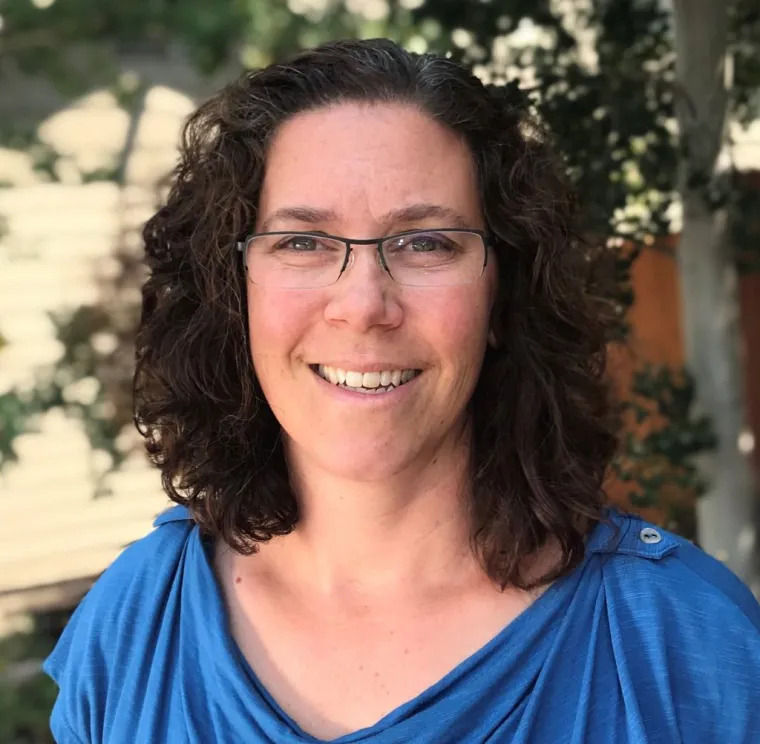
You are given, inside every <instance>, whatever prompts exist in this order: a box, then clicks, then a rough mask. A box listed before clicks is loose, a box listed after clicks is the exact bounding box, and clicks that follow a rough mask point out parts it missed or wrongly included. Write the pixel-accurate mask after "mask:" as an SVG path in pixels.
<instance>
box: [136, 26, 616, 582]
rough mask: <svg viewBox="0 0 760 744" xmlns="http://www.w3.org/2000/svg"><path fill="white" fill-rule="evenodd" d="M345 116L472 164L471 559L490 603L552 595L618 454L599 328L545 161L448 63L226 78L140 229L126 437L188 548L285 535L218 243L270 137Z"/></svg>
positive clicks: (328, 51) (293, 505)
mask: <svg viewBox="0 0 760 744" xmlns="http://www.w3.org/2000/svg"><path fill="white" fill-rule="evenodd" d="M344 101H351V102H373V103H382V102H393V103H399V102H400V103H405V104H408V105H412V106H416V107H418V108H419V109H421V110H422V111H424V112H426V113H427V114H428V115H430V116H431V117H433V118H434V119H435V120H437V121H439V122H441V123H443V124H444V125H446V126H447V127H449V128H450V129H451V130H453V131H454V132H456V133H458V134H459V135H460V136H462V137H463V138H464V140H465V141H466V142H467V143H468V145H469V147H470V149H471V151H472V153H473V156H474V158H475V161H476V164H477V171H478V182H479V190H480V198H481V202H482V204H483V207H484V214H485V218H486V222H487V227H488V230H489V232H490V234H491V235H492V237H493V240H494V242H495V250H496V252H497V256H498V261H497V264H498V271H499V293H498V297H497V300H496V304H495V308H494V314H493V321H492V322H493V325H492V328H493V331H494V333H495V336H496V339H497V342H498V343H497V347H496V348H489V349H488V350H487V352H486V356H485V360H484V364H483V368H482V372H481V376H480V379H479V381H478V384H477V387H476V390H475V393H474V395H473V399H472V401H471V416H472V432H473V435H472V476H471V485H472V487H471V508H470V517H471V521H472V545H473V549H474V550H475V552H476V555H477V556H478V557H479V559H480V561H481V562H482V565H483V567H484V570H485V571H486V572H487V574H488V575H489V576H490V577H491V578H492V579H493V580H494V581H496V582H498V583H499V584H500V585H502V586H503V587H504V586H507V585H512V586H517V587H522V588H528V587H529V586H534V585H537V584H541V583H544V582H547V581H550V580H552V579H554V578H556V577H558V576H561V575H563V574H564V573H566V572H568V571H570V570H572V568H573V567H575V566H576V565H577V564H578V563H579V561H580V560H581V559H582V557H583V554H584V539H585V534H586V530H587V528H588V525H589V524H591V523H594V522H595V521H598V520H599V519H600V518H601V517H602V508H603V505H604V502H605V496H604V492H603V479H604V476H605V472H606V470H607V467H608V465H609V463H610V461H611V459H612V457H613V455H614V452H615V450H616V446H617V437H616V435H615V431H614V426H613V419H612V417H611V410H612V406H611V398H610V392H609V386H608V384H607V383H606V380H605V362H606V341H607V327H608V324H607V321H606V320H605V319H604V317H603V315H602V314H601V313H600V311H599V308H598V305H597V304H596V302H595V301H594V298H593V297H592V296H591V295H590V294H589V292H588V291H587V287H586V277H587V275H588V261H587V257H588V252H587V251H586V249H585V247H584V244H583V241H582V240H581V239H580V235H579V229H578V221H577V220H578V209H577V206H576V199H575V195H574V193H573V190H572V188H571V187H570V185H569V183H568V182H567V180H566V178H565V175H564V169H563V166H562V161H561V160H560V159H559V158H558V157H557V155H556V154H555V153H554V151H553V150H552V148H551V146H550V144H549V142H548V138H547V137H546V136H545V135H544V134H543V133H542V129H541V128H540V127H539V126H537V125H536V124H535V122H533V121H532V119H531V117H530V116H529V114H528V113H527V111H526V107H525V106H523V105H519V104H518V103H516V101H515V97H514V95H512V94H511V93H509V91H508V89H505V88H497V87H493V86H485V85H483V84H482V83H481V81H480V80H479V79H478V78H477V77H475V76H474V75H472V74H471V73H470V72H469V71H468V70H467V69H465V68H463V67H462V66H460V65H458V64H456V63H455V62H453V61H452V60H450V59H447V58H444V57H440V56H437V55H432V54H414V53H410V52H407V51H405V50H404V49H402V48H401V47H399V46H398V45H397V44H395V43H393V42H391V41H389V40H386V39H374V40H368V41H357V40H348V41H338V42H333V43H329V44H325V45H323V46H320V47H318V48H316V49H311V50H308V51H304V52H302V53H299V54H298V55H296V56H295V57H293V58H292V59H289V60H287V61H285V62H282V63H277V64H273V65H271V66H269V67H267V68H265V69H263V70H258V71H254V72H250V73H248V74H246V75H244V76H243V77H242V78H241V79H239V80H238V81H236V82H234V83H232V84H231V85H229V86H227V87H226V88H224V89H223V90H222V91H221V92H220V93H218V94H217V95H215V96H214V97H213V98H211V99H210V100H209V101H208V102H206V103H205V104H203V105H202V106H201V107H200V108H199V109H198V110H197V112H196V113H195V114H194V115H193V116H192V117H191V118H190V120H189V121H188V123H187V124H186V127H185V129H184V132H183V137H182V143H181V151H180V162H179V165H178V167H177V169H176V171H175V173H174V175H173V179H172V185H171V189H170V192H169V194H168V199H167V201H166V204H165V206H163V207H162V208H161V209H159V210H158V212H157V213H156V214H155V215H154V216H153V217H152V218H151V219H150V220H149V221H148V222H147V224H146V226H145V229H144V241H145V249H146V261H147V264H148V268H149V271H150V275H149V278H148V279H147V281H146V282H145V284H144V287H143V304H142V319H141V322H140V327H139V330H138V334H137V343H136V346H137V349H136V357H137V367H136V372H135V386H134V392H135V423H136V425H137V427H138V429H139V431H140V432H141V434H142V435H143V436H144V438H145V441H146V446H147V450H148V453H149V455H150V457H151V459H152V461H153V462H154V463H155V464H156V465H157V466H158V467H159V468H160V470H161V474H162V482H163V487H164V489H165V490H166V492H167V494H168V495H169V496H170V497H171V499H172V500H173V501H175V502H177V503H179V504H183V505H186V506H187V507H188V508H189V510H190V512H191V514H192V516H193V518H194V519H195V521H196V522H197V524H198V525H199V526H200V528H201V529H202V531H203V532H204V533H205V534H207V535H209V536H211V537H214V538H221V539H223V540H224V541H225V542H226V543H228V544H229V545H230V546H231V547H233V548H234V549H236V550H237V551H239V552H242V553H250V552H253V551H255V550H256V546H257V543H259V542H261V541H265V540H269V539H270V538H272V537H273V536H277V535H285V534H287V533H289V532H291V531H292V530H293V529H294V527H295V526H296V524H297V523H298V503H297V499H296V496H295V494H294V493H293V491H292V489H291V487H290V484H289V479H288V468H287V463H286V461H285V456H284V453H283V448H282V445H281V441H280V427H279V424H278V422H277V420H276V419H275V417H274V414H273V413H272V411H271V409H270V407H269V405H268V404H267V401H266V399H265V397H264V395H263V393H262V391H261V388H260V387H259V384H258V382H257V379H256V376H255V373H254V371H253V365H252V361H251V353H250V348H249V339H248V331H247V317H246V312H247V310H246V292H245V281H246V279H245V273H244V271H243V267H242V265H241V261H240V255H239V254H238V253H237V252H236V250H235V244H236V241H238V240H240V239H242V238H243V237H244V236H245V235H246V233H247V232H248V231H249V230H250V228H251V226H252V225H253V224H254V223H255V218H256V209H257V203H258V196H259V191H260V188H261V184H262V178H263V173H264V166H265V162H266V156H267V148H268V146H269V143H270V142H271V140H272V136H273V134H274V133H275V132H276V131H277V129H278V127H279V126H280V125H281V124H282V123H283V122H284V121H285V120H287V119H288V118H290V117H292V116H294V115H295V114H297V113H300V112H304V111H307V110H311V109H315V108H319V107H325V106H329V105H332V104H337V103H340V102H344ZM550 537H554V538H556V539H557V540H558V543H559V545H560V547H561V550H562V556H563V560H562V561H561V562H560V564H559V565H558V566H555V567H554V568H553V569H552V570H551V571H550V572H548V573H546V574H545V575H543V576H540V577H537V578H536V579H535V580H532V581H528V580H527V579H526V578H525V577H524V576H523V571H522V570H521V568H522V566H523V563H524V559H525V558H526V557H527V556H529V555H531V554H534V553H535V552H536V551H537V550H538V549H539V548H541V546H543V545H544V544H545V543H546V542H547V540H548V539H549V538H550Z"/></svg>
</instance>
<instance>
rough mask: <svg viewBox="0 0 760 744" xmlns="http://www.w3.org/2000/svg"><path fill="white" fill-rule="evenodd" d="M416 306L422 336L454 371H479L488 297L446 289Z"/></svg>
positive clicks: (487, 314) (486, 319) (483, 347)
mask: <svg viewBox="0 0 760 744" xmlns="http://www.w3.org/2000/svg"><path fill="white" fill-rule="evenodd" d="M420 299H421V301H420V302H419V303H415V308H414V317H416V318H417V319H418V323H419V328H420V331H421V335H422V336H423V337H425V339H426V340H427V341H428V343H430V344H431V345H432V346H433V347H434V348H435V349H436V351H437V353H438V355H439V356H440V357H441V358H442V359H444V360H445V361H446V362H447V364H446V366H449V367H455V368H457V369H462V368H469V367H475V368H477V369H479V368H480V362H481V360H482V356H483V353H484V351H485V346H486V343H487V338H488V325H489V315H490V302H489V298H488V297H487V296H485V295H483V296H481V294H480V293H475V292H473V291H472V287H471V286H470V287H447V288H446V289H445V291H440V292H436V294H435V296H428V297H426V298H424V301H422V299H423V298H420Z"/></svg>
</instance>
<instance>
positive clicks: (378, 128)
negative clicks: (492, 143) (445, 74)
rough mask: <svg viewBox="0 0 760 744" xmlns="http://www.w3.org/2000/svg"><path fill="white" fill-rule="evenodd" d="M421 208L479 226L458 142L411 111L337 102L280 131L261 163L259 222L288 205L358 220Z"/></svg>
mask: <svg viewBox="0 0 760 744" xmlns="http://www.w3.org/2000/svg"><path fill="white" fill-rule="evenodd" d="M420 202H424V203H429V204H438V205H441V206H443V207H448V208H450V209H452V210H456V211H458V212H459V213H462V214H464V215H465V216H466V217H468V218H469V219H470V220H472V221H479V220H480V211H481V210H480V203H479V198H478V191H477V177H476V173H475V164H474V160H473V157H472V154H471V153H470V151H469V148H468V147H467V145H466V144H465V143H464V141H463V140H462V139H461V138H460V137H459V136H458V135H457V134H455V133H454V132H452V131H451V130H449V129H448V128H446V127H445V126H443V125H442V124H439V123H438V122H436V121H435V120H433V119H432V118H431V117H430V116H428V115H427V114H425V113H423V112H421V111H419V110H418V109H416V108H414V107H412V106H409V105H403V104H354V103H351V104H340V105H336V106H331V107H327V108H324V109H317V110H314V111H309V112H307V113H303V114H299V115H297V116H295V117H293V118H292V119H290V120H289V121H287V122H286V123H285V124H283V125H282V126H281V128H280V129H279V131H278V132H277V134H276V135H275V137H274V139H273V141H272V143H271V147H270V150H269V154H268V158H267V165H266V170H265V177H264V183H263V185H262V190H261V195H260V200H259V220H258V221H259V222H260V221H261V220H263V219H266V218H267V214H268V213H272V212H273V211H275V210H279V209H282V208H283V207H286V208H287V207H290V206H307V207H314V208H317V209H323V210H325V211H331V212H333V213H335V214H337V215H340V216H341V218H342V219H346V218H349V217H351V218H352V219H355V220H357V221H359V220H360V219H362V218H368V219H370V218H378V217H379V216H380V215H382V214H385V213H387V212H389V211H393V210H397V209H398V208H399V207H400V206H404V205H405V204H409V203H420Z"/></svg>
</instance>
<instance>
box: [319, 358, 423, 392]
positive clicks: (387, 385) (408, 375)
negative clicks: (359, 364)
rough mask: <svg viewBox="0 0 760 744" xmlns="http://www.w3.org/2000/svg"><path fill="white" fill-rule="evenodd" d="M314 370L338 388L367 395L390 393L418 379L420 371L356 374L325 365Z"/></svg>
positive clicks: (393, 370) (384, 371)
mask: <svg viewBox="0 0 760 744" xmlns="http://www.w3.org/2000/svg"><path fill="white" fill-rule="evenodd" d="M311 368H312V370H313V371H314V372H315V373H316V374H318V375H319V376H320V377H321V378H322V379H323V380H327V382H331V383H332V384H333V385H336V386H337V387H342V388H345V389H346V390H352V391H354V392H357V393H365V394H367V395H377V394H378V393H389V392H391V390H395V389H396V388H398V387H401V386H402V385H405V384H406V383H407V382H409V381H410V380H413V379H414V378H415V377H417V376H418V375H419V374H420V373H421V372H422V370H419V369H384V370H382V371H381V372H356V371H354V370H350V369H341V368H340V367H329V366H327V365H325V364H313V365H311Z"/></svg>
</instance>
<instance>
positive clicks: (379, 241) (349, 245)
mask: <svg viewBox="0 0 760 744" xmlns="http://www.w3.org/2000/svg"><path fill="white" fill-rule="evenodd" d="M427 233H467V234H470V235H477V236H479V237H480V240H481V242H482V244H483V265H482V266H481V267H480V274H478V276H477V277H475V278H474V279H473V280H472V281H471V282H465V283H466V284H472V283H474V282H476V281H477V280H478V279H480V277H481V276H483V274H484V273H485V270H486V267H487V266H488V249H489V248H492V247H493V240H492V238H491V236H490V234H489V233H487V232H486V231H485V230H478V229H477V228H459V227H437V228H435V227H431V228H417V229H415V230H405V231H403V232H400V233H394V234H393V235H386V236H385V237H384V238H357V239H354V238H344V237H341V236H340V235H330V234H328V233H323V232H314V231H309V230H304V231H299V230H273V231H267V232H263V233H255V232H254V233H249V234H248V235H247V236H246V237H245V238H244V239H243V240H238V241H236V242H235V249H236V250H237V251H238V252H239V253H240V254H241V255H242V259H243V269H244V271H245V275H246V277H248V276H249V274H248V250H247V249H248V245H249V244H250V242H251V241H252V240H253V239H254V238H263V237H266V236H269V235H303V236H305V237H308V238H328V239H329V240H337V241H338V242H340V243H343V244H344V245H345V246H346V255H345V257H344V259H343V264H342V266H341V268H340V271H339V272H338V276H337V277H336V279H335V281H334V282H331V283H330V284H323V285H319V286H318V287H310V289H318V288H321V287H331V286H332V285H333V284H337V283H338V282H339V281H340V278H341V277H342V276H343V274H344V272H345V271H346V268H347V267H348V262H349V260H350V259H351V254H352V252H353V246H355V245H374V246H375V249H376V251H377V255H378V256H379V257H380V265H381V267H382V268H383V270H384V271H385V273H386V274H388V276H389V277H390V278H391V281H393V282H396V279H395V278H394V277H393V274H391V270H390V268H389V266H388V264H387V262H386V260H385V254H384V253H383V243H386V242H387V241H389V240H393V239H394V238H403V237H406V236H407V235H417V234H422V235H425V234H427ZM251 281H252V282H253V280H252V279H251ZM253 283H254V284H256V282H253ZM397 283H398V282H397ZM399 286H436V285H404V284H400V283H399Z"/></svg>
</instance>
